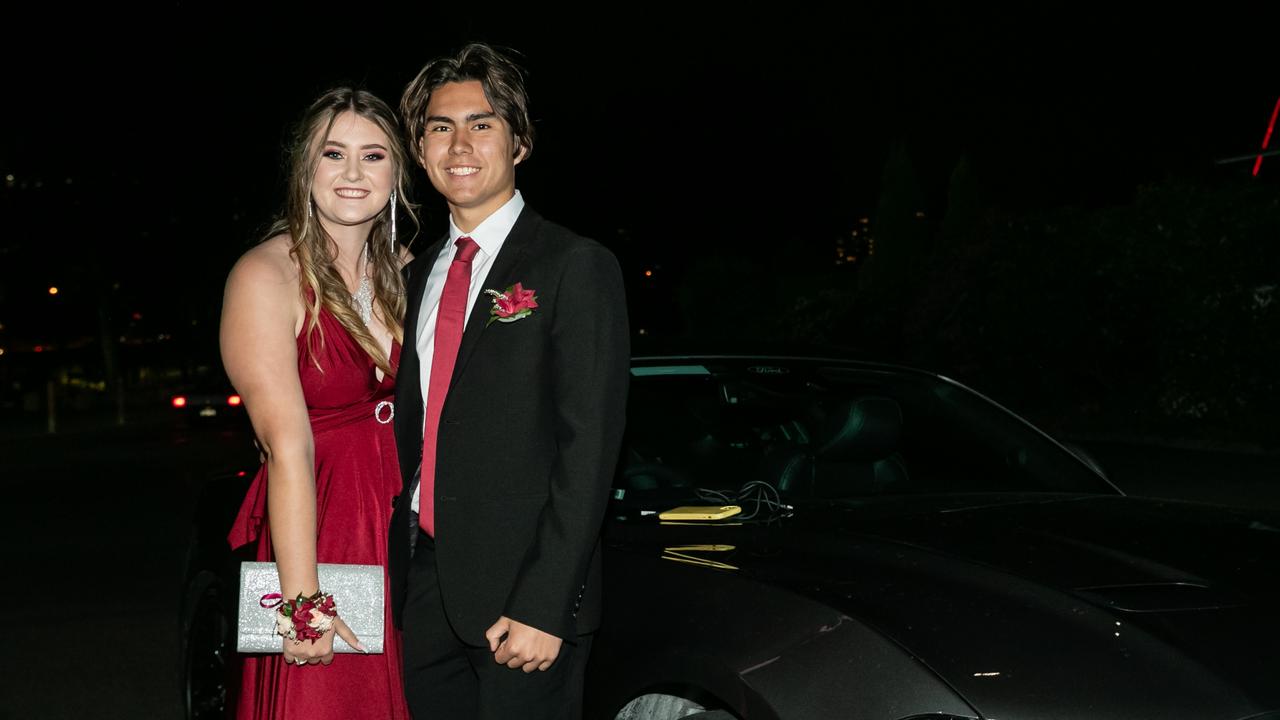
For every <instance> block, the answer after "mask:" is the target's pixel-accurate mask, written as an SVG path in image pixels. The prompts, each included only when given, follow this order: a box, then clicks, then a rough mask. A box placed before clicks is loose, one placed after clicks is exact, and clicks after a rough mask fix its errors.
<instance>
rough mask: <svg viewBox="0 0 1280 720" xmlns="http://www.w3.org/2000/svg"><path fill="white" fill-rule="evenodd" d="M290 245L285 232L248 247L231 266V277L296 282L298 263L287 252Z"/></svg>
mask: <svg viewBox="0 0 1280 720" xmlns="http://www.w3.org/2000/svg"><path fill="white" fill-rule="evenodd" d="M291 245H292V241H291V240H290V238H289V236H288V235H287V234H281V235H276V236H275V237H272V238H268V239H266V240H264V241H262V242H260V243H258V244H257V245H255V246H253V247H252V248H249V250H247V251H246V252H245V254H243V255H241V256H240V259H239V260H237V261H236V264H235V267H233V268H231V279H232V280H236V279H252V280H255V281H270V280H274V281H276V282H283V283H288V284H296V283H297V280H298V264H297V262H295V261H294V259H293V256H291V255H290V254H289V248H290V246H291Z"/></svg>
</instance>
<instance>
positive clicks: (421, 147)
mask: <svg viewBox="0 0 1280 720" xmlns="http://www.w3.org/2000/svg"><path fill="white" fill-rule="evenodd" d="M413 159H414V160H417V161H418V167H420V168H422V169H423V170H425V169H427V136H426V134H425V133H424V134H423V135H422V136H421V137H419V138H418V152H416V153H414V158H413Z"/></svg>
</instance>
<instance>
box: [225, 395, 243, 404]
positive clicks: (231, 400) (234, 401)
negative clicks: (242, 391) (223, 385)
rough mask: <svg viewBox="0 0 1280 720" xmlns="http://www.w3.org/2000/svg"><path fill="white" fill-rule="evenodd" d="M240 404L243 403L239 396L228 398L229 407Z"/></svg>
mask: <svg viewBox="0 0 1280 720" xmlns="http://www.w3.org/2000/svg"><path fill="white" fill-rule="evenodd" d="M240 403H241V400H240V396H239V395H232V396H231V397H228V398H227V404H228V405H239V404H240Z"/></svg>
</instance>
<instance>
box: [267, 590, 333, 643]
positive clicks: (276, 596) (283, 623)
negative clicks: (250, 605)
mask: <svg viewBox="0 0 1280 720" xmlns="http://www.w3.org/2000/svg"><path fill="white" fill-rule="evenodd" d="M268 600H275V602H274V603H270V604H268V603H267V601H268ZM259 604H261V605H262V606H263V607H266V608H275V611H276V633H277V634H278V635H280V636H281V637H286V638H288V639H290V640H292V641H294V642H302V641H303V640H319V639H320V638H321V637H323V636H324V634H325V633H327V632H329V631H330V630H331V629H333V619H334V618H335V617H337V616H338V608H337V605H336V604H335V603H334V602H333V595H330V594H329V593H326V592H316V594H315V595H312V596H311V597H306V596H305V595H302V594H301V593H299V595H298V597H296V598H294V599H293V600H285V599H283V597H282V596H281V595H280V593H270V594H269V595H263V596H262V600H261V601H260V603H259Z"/></svg>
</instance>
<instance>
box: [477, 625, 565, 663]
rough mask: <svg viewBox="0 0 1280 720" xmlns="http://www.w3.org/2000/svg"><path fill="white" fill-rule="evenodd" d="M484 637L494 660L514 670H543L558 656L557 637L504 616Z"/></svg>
mask: <svg viewBox="0 0 1280 720" xmlns="http://www.w3.org/2000/svg"><path fill="white" fill-rule="evenodd" d="M504 635H505V636H506V637H503V636H504ZM484 636H485V637H486V638H488V640H489V650H490V651H491V652H492V653H493V659H494V662H497V663H498V664H499V665H506V666H507V667H509V668H511V669H513V670H514V669H516V668H521V669H522V670H524V671H525V672H527V673H531V672H533V671H534V670H546V669H547V668H549V667H551V664H552V663H554V662H555V661H556V657H557V656H559V655H560V643H561V642H562V641H561V640H560V638H558V637H556V636H555V635H552V634H550V633H545V632H542V631H541V630H539V629H538V628H536V627H532V626H530V625H525V624H524V623H521V622H516V621H515V620H512V619H511V618H509V617H507V616H505V615H503V616H502V617H500V618H498V622H496V623H494V624H493V625H492V626H491V627H490V628H489V629H488V630H486V631H485V633H484Z"/></svg>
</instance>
